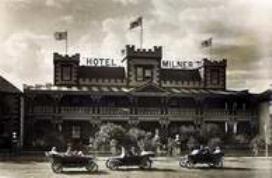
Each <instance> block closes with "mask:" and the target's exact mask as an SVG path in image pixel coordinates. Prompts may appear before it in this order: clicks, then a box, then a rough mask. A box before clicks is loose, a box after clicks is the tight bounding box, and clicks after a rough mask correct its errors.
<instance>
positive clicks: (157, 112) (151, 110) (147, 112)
mask: <svg viewBox="0 0 272 178" xmlns="http://www.w3.org/2000/svg"><path fill="white" fill-rule="evenodd" d="M137 110H138V111H137V113H138V114H143V115H160V114H161V109H160V108H143V107H138V108H137Z"/></svg>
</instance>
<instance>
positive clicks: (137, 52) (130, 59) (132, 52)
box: [123, 45, 162, 87]
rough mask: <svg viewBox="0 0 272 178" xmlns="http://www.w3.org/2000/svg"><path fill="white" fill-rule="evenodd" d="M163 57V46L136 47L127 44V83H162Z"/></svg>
mask: <svg viewBox="0 0 272 178" xmlns="http://www.w3.org/2000/svg"><path fill="white" fill-rule="evenodd" d="M161 59H162V47H161V46H154V47H153V49H135V46H134V45H126V57H125V59H124V60H126V62H127V79H128V80H127V85H128V86H134V87H135V86H139V85H143V84H145V83H154V84H157V85H160V69H161ZM124 60H123V61H124Z"/></svg>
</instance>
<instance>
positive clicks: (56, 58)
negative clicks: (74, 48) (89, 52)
mask: <svg viewBox="0 0 272 178" xmlns="http://www.w3.org/2000/svg"><path fill="white" fill-rule="evenodd" d="M53 59H54V62H55V61H68V60H69V61H74V62H79V60H80V54H79V53H76V54H74V55H72V56H69V55H67V54H66V55H62V54H59V53H54V55H53Z"/></svg>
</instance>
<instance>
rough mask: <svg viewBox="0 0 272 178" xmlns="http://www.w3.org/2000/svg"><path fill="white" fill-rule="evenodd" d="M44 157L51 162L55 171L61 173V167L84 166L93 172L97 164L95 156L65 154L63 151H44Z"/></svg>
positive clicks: (96, 168)
mask: <svg viewBox="0 0 272 178" xmlns="http://www.w3.org/2000/svg"><path fill="white" fill-rule="evenodd" d="M45 154H46V157H47V158H48V159H49V161H50V163H51V168H52V170H53V172H55V173H61V172H62V169H63V167H67V168H74V167H85V168H86V169H87V171H90V172H95V171H97V170H98V165H97V164H96V162H95V158H94V157H92V156H88V155H65V154H64V153H50V152H46V153H45Z"/></svg>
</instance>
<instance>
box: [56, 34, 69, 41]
mask: <svg viewBox="0 0 272 178" xmlns="http://www.w3.org/2000/svg"><path fill="white" fill-rule="evenodd" d="M54 36H55V39H56V40H58V41H60V40H67V32H55V34H54Z"/></svg>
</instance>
